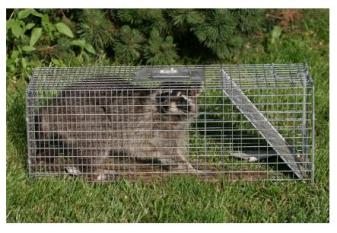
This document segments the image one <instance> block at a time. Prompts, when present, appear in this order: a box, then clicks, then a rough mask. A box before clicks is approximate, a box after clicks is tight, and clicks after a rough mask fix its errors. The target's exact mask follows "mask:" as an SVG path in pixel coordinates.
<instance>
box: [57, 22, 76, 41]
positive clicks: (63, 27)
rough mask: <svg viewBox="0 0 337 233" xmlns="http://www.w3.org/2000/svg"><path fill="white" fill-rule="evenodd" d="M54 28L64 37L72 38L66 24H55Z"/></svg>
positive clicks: (72, 35) (71, 33)
mask: <svg viewBox="0 0 337 233" xmlns="http://www.w3.org/2000/svg"><path fill="white" fill-rule="evenodd" d="M55 26H56V29H57V31H59V32H60V33H62V34H64V35H66V36H68V37H70V38H73V37H74V34H73V32H72V31H71V29H70V28H69V27H68V26H67V25H66V24H64V23H57V24H55Z"/></svg>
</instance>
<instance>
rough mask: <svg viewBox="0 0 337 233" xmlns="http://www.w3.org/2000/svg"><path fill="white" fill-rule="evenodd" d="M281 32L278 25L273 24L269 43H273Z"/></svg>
mask: <svg viewBox="0 0 337 233" xmlns="http://www.w3.org/2000/svg"><path fill="white" fill-rule="evenodd" d="M281 34H282V28H281V27H279V26H275V27H274V28H273V30H272V31H271V38H270V43H271V44H275V42H276V41H278V39H279V38H280V36H281Z"/></svg>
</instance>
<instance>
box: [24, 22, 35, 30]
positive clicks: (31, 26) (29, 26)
mask: <svg viewBox="0 0 337 233" xmlns="http://www.w3.org/2000/svg"><path fill="white" fill-rule="evenodd" d="M34 26H35V23H28V24H27V25H26V27H25V28H26V30H30V29H32V28H33V27H34Z"/></svg>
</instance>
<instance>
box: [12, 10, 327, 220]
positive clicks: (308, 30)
mask: <svg viewBox="0 0 337 233" xmlns="http://www.w3.org/2000/svg"><path fill="white" fill-rule="evenodd" d="M328 23H329V22H328V12H327V11H326V10H319V11H317V10H311V11H307V12H306V14H304V18H303V20H301V21H300V22H299V23H298V24H295V25H293V26H292V28H289V30H285V31H284V32H283V33H282V34H281V36H280V37H279V38H277V39H276V42H275V43H273V44H271V43H269V40H270V37H269V35H266V37H265V38H264V39H263V40H264V41H263V42H261V41H259V42H256V44H254V43H255V42H254V41H253V40H252V43H253V44H252V45H251V46H250V47H249V48H246V49H244V50H243V51H242V52H241V54H237V55H235V56H234V57H233V59H232V60H230V61H223V62H228V63H292V62H303V61H306V62H307V63H308V64H309V66H310V68H311V69H310V73H311V74H312V76H313V78H314V82H315V88H316V89H315V97H316V151H315V152H316V160H315V165H316V170H315V182H314V183H305V182H300V181H299V182H267V181H256V182H244V181H239V182H229V181H226V180H223V181H219V182H217V183H208V182H204V181H201V180H198V179H196V178H193V177H172V178H169V179H168V180H164V181H154V182H151V183H143V182H141V181H137V182H128V181H118V182H114V183H109V184H92V183H87V182H85V181H81V180H74V179H71V178H69V177H65V178H34V179H33V178H29V177H28V175H27V173H28V172H27V162H26V158H27V155H26V147H27V145H26V132H25V99H24V95H25V93H24V90H25V83H24V82H23V81H20V80H19V81H17V82H15V83H14V82H11V83H8V84H7V160H6V162H7V177H6V184H7V186H6V189H7V190H6V191H7V197H6V198H7V202H6V204H7V221H8V222H329V157H328V154H329V146H328V142H329V118H328V116H329V99H328V96H329V93H328V89H329V73H328V70H329V59H328V53H329V49H328V43H329V41H328Z"/></svg>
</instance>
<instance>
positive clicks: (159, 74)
mask: <svg viewBox="0 0 337 233" xmlns="http://www.w3.org/2000/svg"><path fill="white" fill-rule="evenodd" d="M204 76H205V75H204V70H203V69H202V68H193V69H189V68H183V67H163V68H142V69H139V70H137V71H136V73H135V79H137V80H144V79H147V80H155V81H178V82H179V81H203V80H204Z"/></svg>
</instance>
